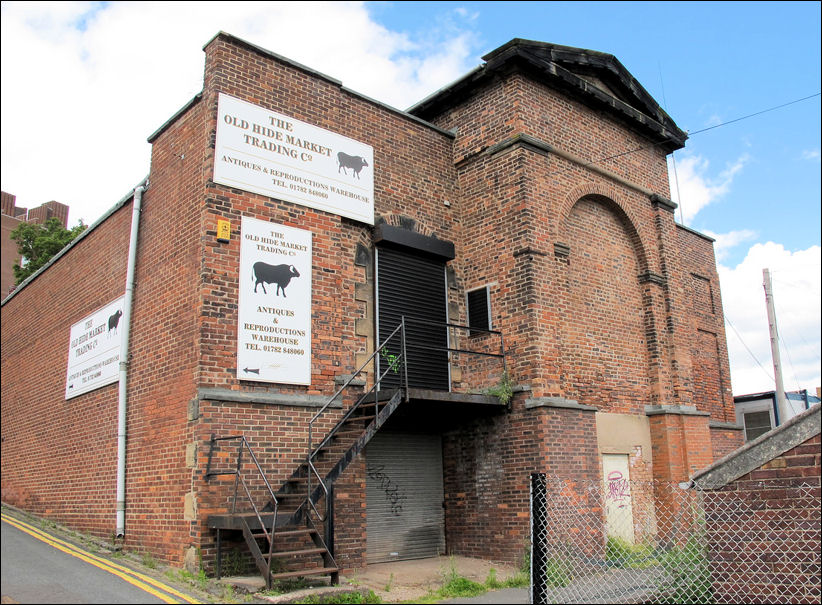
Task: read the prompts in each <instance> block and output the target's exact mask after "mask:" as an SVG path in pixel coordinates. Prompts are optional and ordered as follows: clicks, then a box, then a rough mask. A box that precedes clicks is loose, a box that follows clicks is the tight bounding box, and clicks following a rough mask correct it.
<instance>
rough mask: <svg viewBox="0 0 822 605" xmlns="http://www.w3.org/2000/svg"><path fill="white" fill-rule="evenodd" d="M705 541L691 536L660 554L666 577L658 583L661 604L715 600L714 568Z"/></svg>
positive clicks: (709, 601) (710, 601)
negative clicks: (712, 573) (678, 545)
mask: <svg viewBox="0 0 822 605" xmlns="http://www.w3.org/2000/svg"><path fill="white" fill-rule="evenodd" d="M702 544H703V542H702V540H700V539H698V538H695V537H691V538H689V539H688V542H687V543H686V544H685V545H684V546H681V547H674V548H673V549H671V550H670V551H668V552H667V553H665V554H663V555H661V556H660V560H661V563H662V567H663V569H665V572H666V573H665V579H664V580H662V581H660V582H659V583H658V588H659V590H660V593H661V594H660V595H659V596H660V597H661V599H660V600H658V601H657V602H659V603H699V604H702V603H714V594H713V587H712V584H713V582H712V578H711V569H710V567H709V564H708V557H707V555H706V553H705V548H704V547H703V546H702Z"/></svg>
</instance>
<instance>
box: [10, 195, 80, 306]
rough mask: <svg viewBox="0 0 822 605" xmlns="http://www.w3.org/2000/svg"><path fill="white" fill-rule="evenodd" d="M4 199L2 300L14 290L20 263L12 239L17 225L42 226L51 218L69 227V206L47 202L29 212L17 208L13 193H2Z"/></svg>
mask: <svg viewBox="0 0 822 605" xmlns="http://www.w3.org/2000/svg"><path fill="white" fill-rule="evenodd" d="M1 193H2V197H1V198H0V199H2V215H0V218H2V231H3V232H2V236H0V246H1V247H2V248H1V249H0V252H1V254H0V256H2V262H0V300H2V299H3V298H5V297H6V296H8V295H9V292H11V291H12V290H13V289H14V282H15V279H14V265H16V264H18V263H19V262H20V254H19V253H18V252H17V242H15V241H14V240H13V239H11V232H12V231H14V230H15V229H16V228H17V225H19V224H20V223H23V222H29V223H34V224H37V225H42V224H43V223H45V222H46V221H47V220H48V219H50V218H56V219H59V220H60V222H61V223H62V224H63V227H66V226H67V225H68V210H69V208H68V206H66V205H65V204H61V203H60V202H55V201H54V200H52V201H50V202H46V203H45V204H41V205H40V206H37V208H32V209H31V210H28V209H27V208H18V207H17V196H15V195H12V194H11V193H6V192H5V191H3V192H1Z"/></svg>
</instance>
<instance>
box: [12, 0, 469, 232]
mask: <svg viewBox="0 0 822 605" xmlns="http://www.w3.org/2000/svg"><path fill="white" fill-rule="evenodd" d="M443 14H444V17H443V19H442V22H441V23H439V24H438V26H437V27H435V28H429V29H428V30H426V32H425V33H424V34H421V35H420V36H417V34H414V33H411V34H407V33H400V32H394V31H390V30H388V29H386V28H385V27H383V26H382V25H380V24H379V23H377V22H376V21H374V20H373V19H372V18H371V16H370V14H369V12H368V7H367V6H366V4H365V3H363V2H232V3H231V4H230V5H229V4H226V3H221V2H203V3H197V4H193V3H187V2H186V3H176V2H113V3H106V4H102V3H97V2H57V3H13V2H12V3H6V2H4V3H3V5H2V23H1V24H0V27H2V36H1V40H0V44H1V45H2V52H1V53H0V60H2V69H1V70H0V77H1V78H2V91H3V103H2V112H1V113H2V118H1V119H2V123H1V124H0V137H2V146H1V147H2V178H3V183H2V188H3V190H4V191H7V192H9V193H13V194H16V195H17V196H18V204H19V205H20V206H28V207H31V206H36V205H39V204H41V203H43V202H45V201H48V200H52V199H55V200H58V201H60V202H63V203H66V204H68V205H69V206H70V208H71V215H70V222H71V223H72V224H73V223H75V222H76V221H77V220H78V219H79V218H80V217H83V218H84V220H85V221H86V223H88V222H91V221H93V220H95V219H97V218H98V217H99V216H100V215H101V214H102V213H103V212H105V211H106V210H107V209H108V208H110V207H111V206H112V205H113V204H114V203H115V202H116V201H117V200H118V199H120V198H121V197H122V196H123V195H125V194H126V193H127V192H128V190H129V189H130V187H132V186H134V185H135V184H136V183H137V182H138V181H139V180H140V179H142V178H143V177H144V176H145V175H146V174H147V173H148V172H149V155H150V146H149V145H148V143H146V138H147V137H148V136H149V135H150V134H151V133H152V132H154V130H156V129H157V128H158V127H159V126H161V125H162V124H163V123H164V122H165V121H166V120H167V119H168V118H170V117H171V116H172V115H173V114H174V112H175V111H177V110H178V109H179V108H180V107H182V106H183V104H185V103H186V102H187V101H188V100H189V99H191V98H192V97H193V96H194V95H195V94H196V93H197V92H199V91H200V90H201V88H202V77H203V61H204V54H203V52H202V47H203V45H204V44H205V43H206V42H207V41H208V40H209V39H211V37H212V36H214V34H216V33H217V32H218V31H226V32H228V33H231V34H233V35H236V36H238V37H240V38H243V39H245V40H248V41H249V42H251V43H253V44H256V45H258V46H261V47H262V48H266V49H268V50H271V51H273V52H275V53H278V54H280V55H283V56H286V57H288V58H290V59H293V60H294V61H297V62H299V63H302V64H304V65H306V66H309V67H311V68H313V69H316V70H317V71H320V72H323V73H325V74H327V75H329V76H332V77H334V78H337V79H339V80H342V82H343V84H344V85H345V86H347V87H348V88H351V89H353V90H356V91H358V92H361V93H363V94H365V95H368V96H370V97H373V98H375V99H378V100H380V101H382V102H385V103H388V104H390V105H393V106H396V107H399V108H405V107H407V106H409V105H411V104H413V103H414V102H416V101H418V100H421V99H422V98H423V97H425V96H426V95H427V94H430V93H431V92H433V91H434V90H436V89H438V88H440V87H442V86H444V85H445V84H447V83H449V82H451V81H453V80H454V79H455V78H457V77H459V76H461V75H462V74H464V73H465V72H466V71H468V70H469V69H470V68H471V67H473V66H474V64H475V62H476V60H475V59H474V57H473V53H474V52H475V47H476V44H477V38H476V35H475V33H474V31H473V30H472V29H471V27H472V25H471V23H472V19H473V18H474V15H472V14H469V13H467V12H464V13H461V12H460V11H446V12H445V13H443ZM181 23H183V24H185V26H184V27H180V24H181ZM415 36H416V37H415Z"/></svg>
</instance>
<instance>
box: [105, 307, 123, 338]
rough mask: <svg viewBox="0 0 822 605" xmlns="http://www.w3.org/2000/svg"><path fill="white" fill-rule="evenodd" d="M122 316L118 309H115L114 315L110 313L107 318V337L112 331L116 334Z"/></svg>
mask: <svg viewBox="0 0 822 605" xmlns="http://www.w3.org/2000/svg"><path fill="white" fill-rule="evenodd" d="M122 316H123V312H122V311H121V310H120V309H117V312H116V313H115V314H114V315H110V316H109V318H108V332H107V334H108V335H109V337H110V336H111V334H112V333H114V334H117V326H119V325H120V318H121V317H122Z"/></svg>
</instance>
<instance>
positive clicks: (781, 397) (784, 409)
mask: <svg viewBox="0 0 822 605" xmlns="http://www.w3.org/2000/svg"><path fill="white" fill-rule="evenodd" d="M762 282H763V283H762V285H763V286H764V287H765V303H766V305H767V307H768V329H769V330H770V333H771V356H772V357H773V373H774V377H775V379H776V411H777V414H778V415H779V419H778V422H779V424H784V423H785V422H787V421H788V419H789V417H790V412H789V411H788V400H787V399H786V397H785V385H784V383H783V382H782V362H781V360H780V358H779V334H778V333H777V330H776V311H774V306H773V285H772V284H771V272H770V271H769V270H768V269H762Z"/></svg>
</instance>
